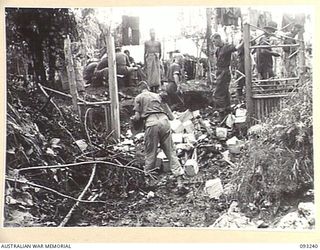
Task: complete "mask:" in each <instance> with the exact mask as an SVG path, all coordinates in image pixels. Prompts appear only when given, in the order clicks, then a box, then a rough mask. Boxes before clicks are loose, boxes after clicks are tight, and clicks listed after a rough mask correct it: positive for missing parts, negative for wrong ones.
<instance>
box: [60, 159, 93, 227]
mask: <svg viewBox="0 0 320 250" xmlns="http://www.w3.org/2000/svg"><path fill="white" fill-rule="evenodd" d="M96 169H97V166H96V164H94V166H93V168H92V172H91V176H90V179H89V181H88V183H87V185H86V186H85V188H84V189H83V191H82V192H81V194H80V195H79V197H78V200H82V198H83V196H84V195H85V193H86V192H87V190H88V188H89V187H90V185H91V183H92V181H93V178H94V175H95V173H96ZM78 205H79V201H77V202H76V203H75V204H74V205H73V206H72V208H71V209H70V211H69V213H68V214H67V215H66V217H64V219H63V221H62V222H61V223H60V225H59V227H64V226H65V225H66V224H67V223H68V221H69V220H70V218H71V215H72V213H73V211H74V210H75V209H76V207H77V206H78Z"/></svg>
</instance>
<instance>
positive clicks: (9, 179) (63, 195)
mask: <svg viewBox="0 0 320 250" xmlns="http://www.w3.org/2000/svg"><path fill="white" fill-rule="evenodd" d="M5 180H6V181H11V182H15V183H20V184H26V185H29V186H32V187H37V188H41V189H44V190H47V191H49V192H51V193H55V194H57V195H59V196H61V197H64V198H67V199H70V200H74V201H77V202H83V203H106V202H107V201H86V200H81V199H76V198H74V197H72V196H70V195H67V194H63V193H60V192H58V191H57V190H54V189H52V188H48V187H45V186H42V185H39V184H36V183H33V182H29V181H23V180H18V179H14V178H10V177H7V176H6V177H5Z"/></svg>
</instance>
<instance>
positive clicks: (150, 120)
mask: <svg viewBox="0 0 320 250" xmlns="http://www.w3.org/2000/svg"><path fill="white" fill-rule="evenodd" d="M161 102H162V99H161V97H160V96H159V95H158V94H156V93H152V92H150V91H145V92H142V93H141V94H139V95H138V96H137V97H136V98H135V100H134V107H133V110H134V111H136V112H139V113H140V116H141V118H143V119H146V118H147V119H146V124H145V126H146V127H148V126H153V125H155V122H156V121H157V120H158V119H159V118H163V117H165V118H167V115H166V113H165V111H164V109H163V107H162V103H161ZM152 114H157V115H152ZM158 114H159V115H158ZM160 114H161V115H160ZM151 115H152V116H151ZM167 119H168V118H167Z"/></svg>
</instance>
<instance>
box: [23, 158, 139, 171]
mask: <svg viewBox="0 0 320 250" xmlns="http://www.w3.org/2000/svg"><path fill="white" fill-rule="evenodd" d="M90 164H103V165H109V166H113V167H121V168H128V169H132V170H136V171H139V172H142V173H144V171H143V170H141V169H139V168H136V167H132V166H123V165H119V164H116V163H113V162H108V161H86V162H75V163H69V164H62V165H51V166H37V167H28V168H20V169H18V171H19V172H22V171H27V170H37V169H54V168H69V167H76V166H81V165H90Z"/></svg>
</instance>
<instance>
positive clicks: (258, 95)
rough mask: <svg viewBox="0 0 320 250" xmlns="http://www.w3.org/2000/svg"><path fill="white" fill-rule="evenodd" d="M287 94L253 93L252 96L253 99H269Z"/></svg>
mask: <svg viewBox="0 0 320 250" xmlns="http://www.w3.org/2000/svg"><path fill="white" fill-rule="evenodd" d="M287 96H288V94H274V95H272V94H271V95H270V94H269V95H263V94H255V95H252V98H253V99H269V98H282V97H287Z"/></svg>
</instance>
